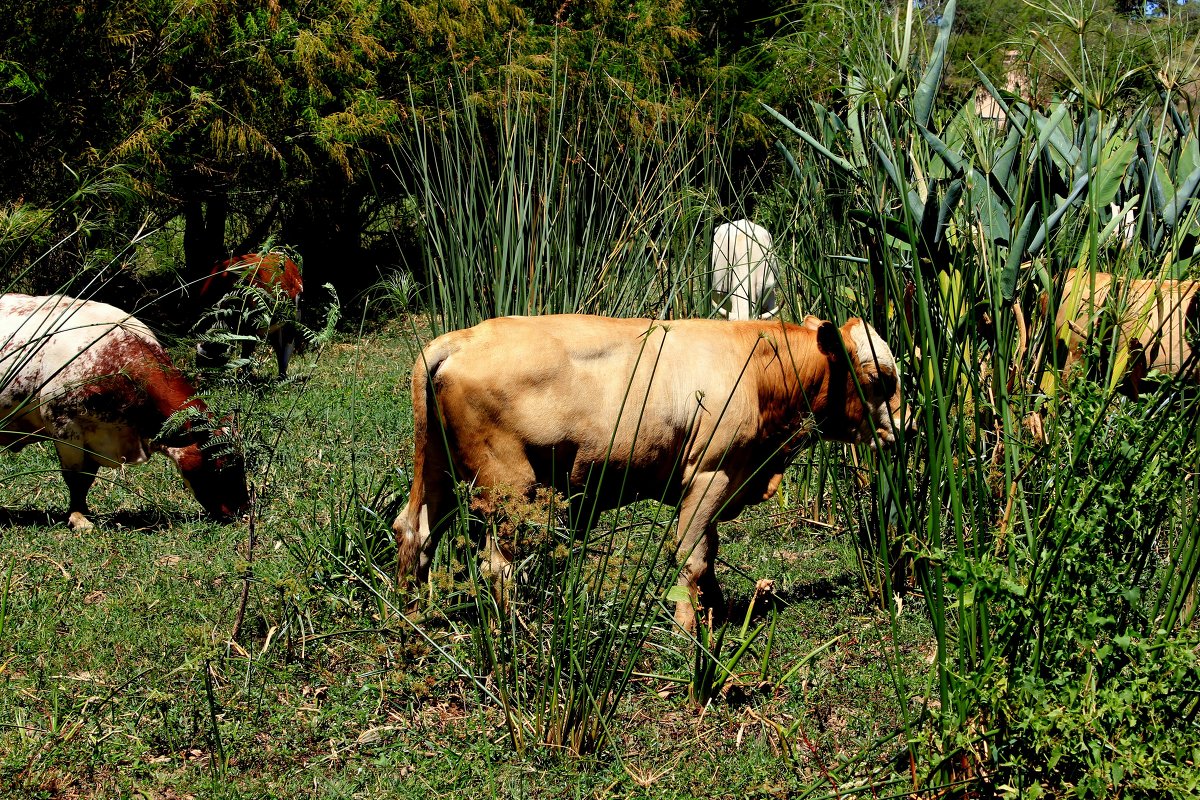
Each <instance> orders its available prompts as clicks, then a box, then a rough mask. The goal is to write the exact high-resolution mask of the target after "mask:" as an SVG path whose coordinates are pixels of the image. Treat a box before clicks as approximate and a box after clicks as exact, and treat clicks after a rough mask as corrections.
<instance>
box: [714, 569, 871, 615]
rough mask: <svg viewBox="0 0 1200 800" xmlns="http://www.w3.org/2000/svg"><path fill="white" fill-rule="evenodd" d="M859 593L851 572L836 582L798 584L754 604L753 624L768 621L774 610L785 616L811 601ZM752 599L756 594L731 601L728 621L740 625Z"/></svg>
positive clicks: (835, 578) (832, 579)
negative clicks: (786, 612)
mask: <svg viewBox="0 0 1200 800" xmlns="http://www.w3.org/2000/svg"><path fill="white" fill-rule="evenodd" d="M860 590H861V589H860V582H859V579H858V576H856V575H854V574H853V573H850V572H845V573H842V574H841V575H838V576H836V577H833V578H821V579H819V580H815V581H811V582H809V583H800V584H796V585H795V586H792V587H791V588H789V589H785V590H776V591H773V592H771V593H769V594H767V595H765V596H764V597H762V598H760V599H759V600H758V602H756V603H755V604H754V617H753V621H760V620H765V619H766V618H767V615H768V614H769V613H770V611H771V610H772V609H776V610H778V611H780V612H782V611H784V610H785V609H787V608H788V607H790V606H793V605H798V604H799V603H803V602H806V601H809V600H833V599H835V598H837V597H841V596H843V595H845V594H846V593H847V592H858V591H860ZM752 597H753V593H751V594H747V595H743V596H740V597H734V598H731V599H730V601H729V616H728V617H727V619H729V620H738V621H740V620H743V619H745V618H746V612H747V611H748V610H749V609H750V599H751V598H752Z"/></svg>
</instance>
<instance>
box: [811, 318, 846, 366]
mask: <svg viewBox="0 0 1200 800" xmlns="http://www.w3.org/2000/svg"><path fill="white" fill-rule="evenodd" d="M817 349H818V350H820V351H821V352H822V353H824V354H825V355H826V356H828V357H829V358H830V359H831V360H834V361H837V360H839V359H841V358H842V356H843V355H844V354H845V352H846V350H845V347H844V346H843V344H842V334H841V332H840V331H838V329H837V326H836V325H834V324H833V323H832V322H829V321H828V320H826V321H825V322H822V323H821V326H820V327H819V328H817Z"/></svg>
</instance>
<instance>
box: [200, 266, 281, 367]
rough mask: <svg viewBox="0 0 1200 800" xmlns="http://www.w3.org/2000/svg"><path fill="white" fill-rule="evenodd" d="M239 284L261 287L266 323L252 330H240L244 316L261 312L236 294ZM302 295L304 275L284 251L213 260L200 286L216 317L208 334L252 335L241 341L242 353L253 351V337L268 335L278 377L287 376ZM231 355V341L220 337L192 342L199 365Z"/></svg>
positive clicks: (247, 354) (205, 303)
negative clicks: (266, 308) (220, 260)
mask: <svg viewBox="0 0 1200 800" xmlns="http://www.w3.org/2000/svg"><path fill="white" fill-rule="evenodd" d="M242 287H249V288H251V289H261V290H265V292H266V296H267V298H268V305H269V309H268V311H269V313H268V314H267V317H269V318H268V319H266V320H264V321H265V322H266V324H265V326H263V327H257V326H256V329H255V330H253V331H243V330H242V329H241V326H242V324H243V323H244V322H246V320H247V319H253V318H255V317H261V316H262V314H261V313H260V311H261V309H259V308H257V307H248V306H249V305H250V304H249V303H243V302H242V301H243V300H244V299H245V298H241V299H239V294H238V292H237V290H238V289H239V288H242ZM303 294H304V280H303V279H302V277H301V275H300V268H299V267H298V266H296V262H294V261H292V260H291V259H290V258H288V257H287V256H285V255H283V254H281V253H276V252H271V253H266V254H265V255H264V254H260V253H251V254H249V255H244V256H237V257H235V258H231V259H229V260H228V261H222V262H220V263H219V264H216V265H215V266H214V267H213V269H212V272H211V273H210V274H209V276H208V278H207V279H206V280H205V281H204V283H202V284H201V285H200V293H199V297H200V303H201V304H202V305H203V306H204V307H207V308H212V309H213V310H212V311H210V312H208V313H209V315H212V316H215V317H216V318H217V320H216V324H215V325H214V326H213V328H212V330H210V331H209V335H211V334H213V333H219V332H228V333H232V334H234V335H238V336H246V337H253V338H247V339H245V340H243V342H242V358H243V359H247V358H249V357H250V355H251V354H252V353H253V352H254V346H255V344H256V341H255V339H266V340H267V341H269V342H270V344H271V347H272V349H274V351H275V360H276V362H278V364H279V377H281V378H286V377H287V370H288V362H289V361H290V360H291V357H292V353H293V352H294V351H295V349H296V336H297V331H296V323H298V322H299V321H300V298H301V295H303ZM228 360H229V345H228V344H227V343H225V342H221V341H212V340H206V341H201V342H199V343H197V345H196V361H197V363H199V364H201V365H202V366H203V365H206V364H222V363H224V362H226V361H228Z"/></svg>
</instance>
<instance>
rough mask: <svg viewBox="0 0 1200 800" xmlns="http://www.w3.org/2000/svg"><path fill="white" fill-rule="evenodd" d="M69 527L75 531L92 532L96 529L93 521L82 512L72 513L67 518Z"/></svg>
mask: <svg viewBox="0 0 1200 800" xmlns="http://www.w3.org/2000/svg"><path fill="white" fill-rule="evenodd" d="M67 526H68V527H69V528H70V529H71V530H73V531H80V532H83V531H90V530H91V529H92V528H94V527H96V526H95V525H93V524H92V521H91V520H90V519H88V518H87V517H85V516H84V515H83V512H81V511H72V512H71V514H70V516H68V517H67Z"/></svg>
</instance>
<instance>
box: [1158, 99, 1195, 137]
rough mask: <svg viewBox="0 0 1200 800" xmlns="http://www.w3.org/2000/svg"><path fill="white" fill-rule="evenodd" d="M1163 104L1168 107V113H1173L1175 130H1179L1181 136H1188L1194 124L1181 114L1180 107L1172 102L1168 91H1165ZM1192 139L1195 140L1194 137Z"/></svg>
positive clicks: (1172, 119) (1172, 118)
mask: <svg viewBox="0 0 1200 800" xmlns="http://www.w3.org/2000/svg"><path fill="white" fill-rule="evenodd" d="M1163 105H1165V106H1166V107H1167V113H1168V114H1170V115H1171V121H1172V122H1173V123H1175V130H1177V131H1179V135H1180V136H1187V135H1188V134H1189V133H1191V132H1192V125H1191V123H1190V122H1188V121H1187V119H1186V118H1184V117H1183V116H1180V114H1179V109H1178V108H1176V107H1175V104H1174V103H1172V102H1171V99H1170V97H1169V96H1167V93H1166V92H1164V93H1163ZM1192 141H1195V140H1194V139H1193V140H1192Z"/></svg>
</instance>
